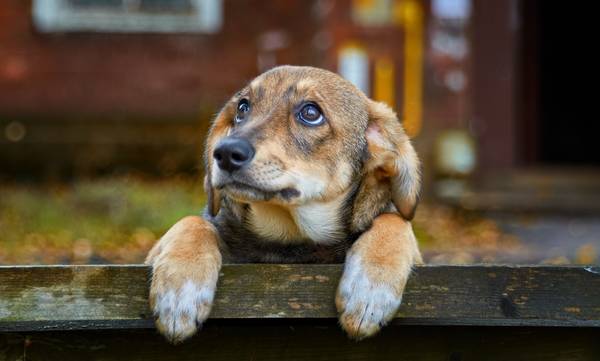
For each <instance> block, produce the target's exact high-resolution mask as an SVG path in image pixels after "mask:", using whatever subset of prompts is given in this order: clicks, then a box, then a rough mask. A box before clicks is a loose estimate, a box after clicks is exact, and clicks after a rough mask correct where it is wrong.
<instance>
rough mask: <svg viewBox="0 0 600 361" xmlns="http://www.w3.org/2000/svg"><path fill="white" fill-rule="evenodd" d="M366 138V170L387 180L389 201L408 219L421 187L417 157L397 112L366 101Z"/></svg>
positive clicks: (411, 214)
mask: <svg viewBox="0 0 600 361" xmlns="http://www.w3.org/2000/svg"><path fill="white" fill-rule="evenodd" d="M366 138H367V144H368V149H369V155H370V157H369V160H368V161H367V163H366V167H367V171H370V172H373V173H374V175H375V177H376V179H377V180H379V181H381V182H389V183H390V187H391V194H392V202H393V203H394V205H395V206H396V209H397V210H398V212H400V214H401V215H402V217H404V218H405V219H407V220H411V219H412V218H413V217H414V214H415V210H416V208H417V202H418V197H419V191H420V188H421V174H420V165H419V159H418V157H417V153H416V152H415V150H414V148H413V146H412V144H411V143H410V139H409V138H408V136H407V135H406V133H405V132H404V129H403V128H402V124H401V123H400V121H399V120H398V117H397V116H396V113H395V112H394V111H393V110H392V109H391V108H390V107H389V106H387V105H386V104H384V103H379V102H375V101H372V100H369V124H368V127H367V131H366Z"/></svg>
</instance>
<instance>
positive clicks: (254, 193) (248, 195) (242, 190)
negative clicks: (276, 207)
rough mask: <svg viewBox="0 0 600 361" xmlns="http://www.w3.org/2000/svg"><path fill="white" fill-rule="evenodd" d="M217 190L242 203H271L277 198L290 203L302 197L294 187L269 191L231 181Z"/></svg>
mask: <svg viewBox="0 0 600 361" xmlns="http://www.w3.org/2000/svg"><path fill="white" fill-rule="evenodd" d="M217 188H218V189H219V190H221V191H222V192H225V193H227V194H228V195H229V196H231V197H232V198H233V199H236V200H240V201H270V200H273V199H275V198H277V199H280V200H284V201H289V200H291V199H293V198H296V197H299V196H300V192H299V191H298V190H297V189H295V188H292V187H287V188H283V189H280V190H267V189H263V188H260V187H258V186H255V185H252V184H248V183H246V182H241V181H238V180H232V181H229V182H227V183H224V184H222V185H220V186H218V187H217Z"/></svg>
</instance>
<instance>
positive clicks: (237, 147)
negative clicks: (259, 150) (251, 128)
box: [213, 137, 255, 173]
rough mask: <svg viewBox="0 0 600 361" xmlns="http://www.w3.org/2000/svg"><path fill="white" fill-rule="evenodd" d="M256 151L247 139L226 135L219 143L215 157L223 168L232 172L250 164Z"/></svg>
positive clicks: (214, 153)
mask: <svg viewBox="0 0 600 361" xmlns="http://www.w3.org/2000/svg"><path fill="white" fill-rule="evenodd" d="M254 153H255V151H254V147H253V146H252V144H250V142H248V141H247V140H246V139H243V138H235V137H226V138H224V139H223V140H221V141H220V142H219V144H217V147H216V148H215V151H214V152H213V157H214V158H215V160H216V161H217V165H218V166H219V168H220V169H221V170H224V171H226V172H229V173H232V172H234V171H236V170H238V169H240V168H242V167H244V166H245V165H247V164H249V163H250V162H251V161H252V158H254Z"/></svg>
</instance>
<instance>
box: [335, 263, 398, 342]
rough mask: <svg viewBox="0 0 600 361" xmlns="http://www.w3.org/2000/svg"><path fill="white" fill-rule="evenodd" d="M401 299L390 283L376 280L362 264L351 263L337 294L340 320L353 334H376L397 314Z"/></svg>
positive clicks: (363, 336)
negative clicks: (359, 266)
mask: <svg viewBox="0 0 600 361" xmlns="http://www.w3.org/2000/svg"><path fill="white" fill-rule="evenodd" d="M401 300H402V297H401V296H399V295H397V293H396V292H395V291H394V288H393V287H391V286H390V285H387V284H385V283H376V282H373V281H372V280H370V279H369V278H368V277H367V275H366V274H365V273H364V272H362V271H361V270H360V268H354V269H353V268H352V267H347V268H346V271H345V272H344V275H343V276H342V280H341V281H340V285H339V288H338V291H337V295H336V306H337V309H338V312H339V314H340V316H339V320H340V324H341V325H342V328H343V329H344V330H345V331H346V332H347V333H348V335H349V336H350V337H352V338H355V339H358V340H360V339H363V338H366V337H369V336H373V335H374V334H376V333H377V332H378V331H379V330H380V329H381V327H383V326H384V325H385V324H387V322H389V321H390V320H391V319H392V318H393V317H394V315H395V314H396V311H397V310H398V307H399V306H400V303H401Z"/></svg>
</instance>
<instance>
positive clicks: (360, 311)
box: [148, 66, 420, 340]
mask: <svg viewBox="0 0 600 361" xmlns="http://www.w3.org/2000/svg"><path fill="white" fill-rule="evenodd" d="M241 99H248V102H249V104H250V111H249V115H248V116H247V119H245V120H244V121H243V122H241V123H239V124H236V122H234V118H235V116H236V112H237V106H238V102H239V101H240V100H241ZM307 101H311V102H314V103H316V104H317V105H318V106H319V107H320V109H321V110H322V113H323V115H324V117H325V122H324V123H323V124H322V125H319V126H307V125H306V124H303V123H302V122H300V121H299V120H298V119H297V116H296V114H297V111H298V109H299V107H301V106H302V104H305V102H307ZM230 136H231V137H236V138H243V139H246V140H247V141H248V142H249V143H251V144H252V146H253V148H254V149H255V154H254V157H253V159H252V161H251V163H249V164H248V165H247V166H245V167H244V168H242V169H240V170H238V171H236V172H235V173H227V172H223V171H222V170H220V169H219V168H218V167H217V165H216V163H215V161H214V160H213V156H212V155H213V152H214V150H215V148H216V147H217V146H218V144H219V142H220V141H221V140H223V139H224V138H226V137H230ZM205 162H206V172H207V175H206V179H205V188H206V191H207V193H208V196H209V197H208V198H209V199H208V200H209V204H208V210H207V212H206V214H205V219H206V220H202V219H200V218H197V217H196V218H191V219H184V220H182V221H180V222H179V223H178V224H176V225H175V226H174V227H173V228H172V229H171V230H170V231H169V232H167V234H166V235H165V236H164V237H163V238H162V239H161V241H160V242H159V243H158V244H157V245H156V246H155V248H154V249H153V250H152V251H151V252H150V254H149V256H148V262H149V264H152V265H153V280H152V287H151V304H152V305H153V307H154V306H156V305H158V306H157V307H154V309H155V312H156V314H157V316H158V319H157V325H158V328H159V330H160V331H161V332H162V333H163V334H165V335H167V337H169V338H170V339H172V340H180V339H183V338H185V337H187V336H189V335H190V334H192V333H193V332H194V331H195V328H193V329H190V327H188V325H189V324H190V322H187V321H189V320H187V319H186V317H188V318H189V317H195V318H196V320H197V321H198V322H199V323H200V322H202V321H203V318H205V317H206V316H205V315H207V314H208V311H207V310H209V309H210V307H209V306H208V305H204V304H202V305H201V306H199V307H196V308H199V311H198V313H197V314H192V315H185V316H181V315H180V314H178V313H176V312H174V311H173V310H171V309H170V307H167V306H165V302H163V303H159V304H157V301H156V300H157V299H161V300H165V299H169V298H168V297H166V296H165V295H167V294H169V291H172V292H171V293H170V294H169V295H172V294H177V293H176V292H179V291H177V290H180V289H181V288H182V287H183V284H184V283H185V282H187V281H191V282H192V283H191V284H193V285H197V286H198V287H205V289H209V288H210V287H213V288H214V286H213V283H212V282H213V279H214V280H215V281H214V282H216V274H217V273H218V269H219V267H220V262H221V261H220V257H221V254H222V255H223V257H224V259H225V260H226V261H230V262H292V263H301V262H323V263H327V262H341V261H343V259H344V258H346V259H347V263H346V270H345V272H344V277H342V280H341V282H340V289H339V290H338V296H337V298H336V304H337V307H338V310H340V322H341V324H342V327H343V328H344V329H345V330H346V331H347V332H348V334H349V335H351V336H352V337H355V338H362V337H366V336H370V335H372V334H374V333H375V332H377V331H378V330H379V328H380V327H381V325H382V324H384V323H385V322H387V321H388V320H389V319H390V318H391V317H393V314H394V313H395V308H397V305H399V300H400V298H401V295H402V291H403V289H404V285H405V284H406V280H407V278H408V275H409V273H410V269H411V267H412V265H413V264H414V263H415V262H420V255H419V251H418V247H417V244H416V240H415V238H414V235H413V233H412V228H411V226H410V223H409V222H408V221H409V220H410V219H411V218H412V216H413V214H414V210H415V207H416V203H417V198H418V192H419V184H420V177H419V162H418V159H417V156H416V154H415V152H414V149H413V148H412V145H411V144H410V141H409V140H408V137H407V136H406V134H405V133H404V130H403V129H402V126H401V123H400V122H399V121H398V119H397V117H396V114H395V113H394V112H393V111H392V110H391V109H390V108H389V107H387V106H386V105H384V104H382V103H377V102H374V101H372V100H370V99H368V98H367V97H366V96H365V95H364V94H363V93H362V92H360V91H359V90H358V89H356V88H355V87H354V86H353V85H352V84H350V83H349V82H347V81H346V80H344V79H342V78H341V77H339V76H338V75H336V74H334V73H331V72H329V71H326V70H322V69H316V68H310V67H292V66H283V67H278V68H275V69H272V70H270V71H269V72H267V73H264V74H262V75H260V76H259V77H257V78H256V79H255V80H253V81H252V82H251V83H250V84H249V85H248V86H246V87H245V88H243V89H242V90H241V91H239V92H238V93H237V94H236V95H235V96H234V97H233V98H232V99H231V100H230V101H229V102H227V104H226V105H225V106H224V107H223V109H222V110H221V112H220V113H219V115H217V117H216V119H215V121H214V123H213V125H212V127H211V130H210V133H209V136H208V140H207V144H206V154H205ZM386 212H397V213H395V214H391V213H386ZM346 253H347V255H346ZM190 289H194V288H193V287H191V286H190V287H188V290H190ZM180 293H182V295H181V296H177V297H179V298H177V297H176V298H175V301H174V302H175V306H181V307H180V308H181V309H186V310H187V309H189V307H187V308H186V307H184V306H187V303H186V302H185V300H187V298H186V297H187V296H189V295H188V293H186V292H183V291H182V292H180ZM376 295H379V296H376ZM375 296H376V297H375ZM165 297H166V298H165ZM373 297H375V298H373ZM177 300H180V301H177ZM161 305H162V306H164V307H161ZM372 307H375V308H376V309H377V311H376V312H373V311H372V310H371V308H372ZM370 310H371V311H370ZM186 312H187V311H186ZM369 312H371V313H370V314H368V313H369ZM180 313H181V312H180ZM183 313H185V312H183ZM188 313H189V312H188ZM374 315H375V316H374ZM177 317H179V318H177Z"/></svg>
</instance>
